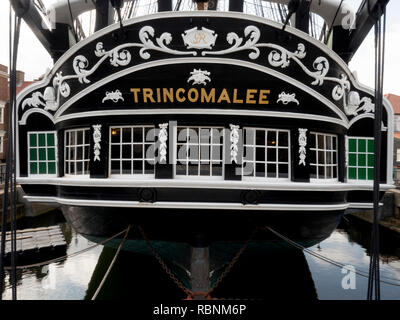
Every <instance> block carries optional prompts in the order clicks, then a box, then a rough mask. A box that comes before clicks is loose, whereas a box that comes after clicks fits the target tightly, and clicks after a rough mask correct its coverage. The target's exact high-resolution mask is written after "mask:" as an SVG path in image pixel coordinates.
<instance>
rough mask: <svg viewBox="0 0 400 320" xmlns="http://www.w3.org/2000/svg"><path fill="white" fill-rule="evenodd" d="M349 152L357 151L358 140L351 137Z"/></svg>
mask: <svg viewBox="0 0 400 320" xmlns="http://www.w3.org/2000/svg"><path fill="white" fill-rule="evenodd" d="M349 152H357V140H356V139H349Z"/></svg>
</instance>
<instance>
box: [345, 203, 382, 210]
mask: <svg viewBox="0 0 400 320" xmlns="http://www.w3.org/2000/svg"><path fill="white" fill-rule="evenodd" d="M348 205H349V209H373V208H374V203H373V202H348ZM379 206H383V203H382V202H379Z"/></svg>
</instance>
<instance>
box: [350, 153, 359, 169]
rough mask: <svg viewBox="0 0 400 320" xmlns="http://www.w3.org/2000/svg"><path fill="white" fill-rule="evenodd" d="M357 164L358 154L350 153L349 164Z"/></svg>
mask: <svg viewBox="0 0 400 320" xmlns="http://www.w3.org/2000/svg"><path fill="white" fill-rule="evenodd" d="M356 165H357V155H356V154H349V166H351V167H355V166H356Z"/></svg>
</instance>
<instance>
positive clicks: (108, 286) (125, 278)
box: [85, 244, 317, 300]
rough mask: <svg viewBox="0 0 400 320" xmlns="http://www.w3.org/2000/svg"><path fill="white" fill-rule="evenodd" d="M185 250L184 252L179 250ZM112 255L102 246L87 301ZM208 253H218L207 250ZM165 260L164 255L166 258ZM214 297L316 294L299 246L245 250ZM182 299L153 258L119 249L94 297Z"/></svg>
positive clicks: (307, 296)
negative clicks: (281, 250) (281, 249)
mask: <svg viewBox="0 0 400 320" xmlns="http://www.w3.org/2000/svg"><path fill="white" fill-rule="evenodd" d="M226 245H229V244H226ZM218 249H220V248H218ZM211 250H214V251H215V248H211ZM185 251H186V250H183V252H185ZM114 254H115V250H114V249H111V248H108V247H104V249H103V251H102V253H101V255H100V257H99V261H98V263H97V266H96V268H95V270H94V272H93V275H92V278H91V280H90V283H89V286H88V290H87V292H86V297H85V299H90V298H91V297H92V296H93V294H94V292H95V291H96V289H97V287H98V286H99V284H100V282H101V280H102V277H103V275H104V274H105V272H106V270H107V267H108V265H109V264H110V262H111V260H112V258H113V256H114ZM210 255H211V256H213V255H218V254H217V253H215V252H214V253H212V252H210ZM163 258H164V259H165V260H167V259H168V257H166V256H164V257H163ZM181 260H183V259H181ZM226 262H229V260H226ZM172 265H173V264H172V263H170V264H169V266H172ZM185 268H186V269H188V266H186V265H185ZM173 270H174V271H175V272H178V277H179V278H181V279H182V272H181V268H179V267H177V266H175V268H174V269H173ZM186 280H187V279H186ZM184 282H185V283H187V282H188V281H184ZM212 296H213V297H217V298H234V299H239V298H240V299H266V298H275V299H279V298H282V299H284V298H296V299H299V298H300V299H306V300H314V299H316V298H317V294H316V291H315V287H314V284H313V281H312V278H311V274H310V271H309V269H308V266H307V263H306V260H305V258H304V255H303V253H302V252H300V251H297V250H292V251H291V252H290V253H288V254H278V253H272V254H271V253H269V254H265V255H262V254H261V255H260V250H256V251H254V250H253V251H248V252H246V253H244V254H243V255H242V256H241V257H240V259H239V260H238V262H237V263H236V264H235V266H234V267H233V269H232V270H231V272H230V273H228V275H227V276H226V278H225V279H224V280H223V281H222V283H221V284H220V285H219V286H218V287H217V289H216V290H215V291H214V293H213V295H212ZM183 298H185V294H184V293H183V291H181V290H180V289H179V288H178V287H177V286H176V285H175V284H174V283H173V281H172V280H171V279H170V278H169V277H168V276H167V274H166V273H165V271H164V270H162V269H161V266H160V265H159V264H158V262H157V261H156V260H155V258H154V257H153V256H151V255H141V254H136V253H133V252H127V251H124V252H121V253H120V257H119V259H118V263H117V264H116V265H115V266H114V268H113V269H112V272H111V273H110V274H109V277H108V279H107V281H106V283H105V285H104V287H103V290H102V291H101V293H100V294H99V296H98V299H107V300H108V299H117V300H119V299H160V300H163V299H168V300H178V299H183Z"/></svg>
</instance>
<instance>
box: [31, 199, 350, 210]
mask: <svg viewBox="0 0 400 320" xmlns="http://www.w3.org/2000/svg"><path fill="white" fill-rule="evenodd" d="M24 198H25V199H27V200H28V201H31V202H53V203H54V202H55V203H59V204H63V205H69V206H89V207H120V208H160V209H207V210H209V209H219V210H274V211H336V210H338V211H339V210H346V209H347V208H348V204H347V203H340V204H330V205H323V204H280V203H271V204H269V203H268V204H256V205H255V204H241V203H221V202H167V201H159V202H153V203H151V202H139V201H110V200H81V199H66V198H58V197H34V196H24Z"/></svg>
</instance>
